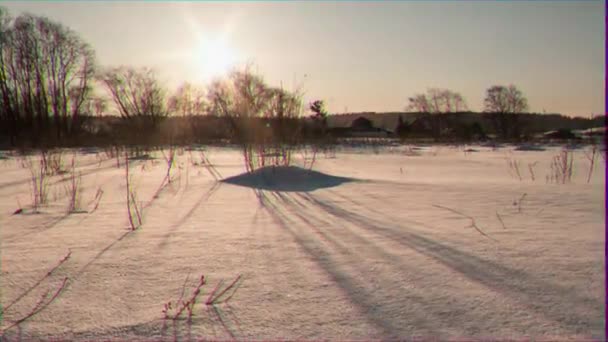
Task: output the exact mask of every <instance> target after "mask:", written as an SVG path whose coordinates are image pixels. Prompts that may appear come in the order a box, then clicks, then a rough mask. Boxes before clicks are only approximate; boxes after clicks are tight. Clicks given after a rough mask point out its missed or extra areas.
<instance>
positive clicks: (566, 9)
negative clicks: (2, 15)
mask: <svg viewBox="0 0 608 342" xmlns="http://www.w3.org/2000/svg"><path fill="white" fill-rule="evenodd" d="M0 6H4V7H6V8H8V10H9V11H10V12H11V14H12V15H17V14H19V13H21V12H24V11H25V12H30V13H33V14H37V15H44V16H47V17H49V18H51V19H53V20H56V21H59V22H61V23H63V24H65V25H67V26H69V27H70V28H72V29H73V30H75V31H77V32H78V33H80V35H81V37H82V38H84V40H85V41H87V42H88V43H89V44H91V45H92V46H93V48H94V49H95V52H96V56H97V61H98V63H99V64H100V65H102V66H118V65H133V66H150V67H154V68H155V69H156V70H158V74H159V75H160V77H161V79H162V80H164V81H165V82H166V84H167V85H168V86H169V87H170V88H176V87H177V86H178V85H179V84H180V83H181V82H183V81H189V82H192V83H196V84H201V85H204V84H205V83H206V82H208V81H209V80H210V79H212V78H213V77H218V76H221V75H222V74H225V73H226V70H228V69H229V68H231V67H232V66H239V65H244V64H245V63H247V62H250V63H253V65H254V66H255V68H254V69H257V71H258V72H259V73H260V74H262V75H263V76H264V77H265V79H266V80H267V82H268V83H270V84H272V85H276V86H278V85H280V84H282V85H283V87H285V88H287V89H293V88H294V87H295V86H296V85H301V86H302V87H303V89H304V90H305V92H306V94H305V99H306V100H312V99H324V100H325V101H326V103H327V105H328V108H329V110H330V111H331V112H344V111H349V112H355V111H377V112H381V111H402V110H404V107H405V106H406V105H407V99H408V97H410V96H412V95H414V94H415V93H420V92H424V91H425V90H426V89H427V88H430V87H440V88H448V89H451V90H454V91H458V92H460V93H461V94H462V95H463V96H464V97H465V99H466V100H467V103H468V104H469V107H470V108H471V109H472V110H476V111H479V110H482V109H483V97H484V93H485V90H486V89H487V88H488V87H489V86H492V85H494V84H511V83H512V84H515V85H517V86H518V87H519V88H520V89H521V90H522V91H523V92H524V94H526V95H527V97H528V100H529V104H530V109H531V110H532V111H534V112H543V110H544V111H546V112H548V113H549V112H552V113H555V112H557V113H562V114H565V115H579V116H587V117H588V116H589V115H590V114H591V113H596V114H600V113H604V77H605V71H604V68H605V47H604V39H605V27H604V2H603V1H600V0H597V1H584V0H577V1H534V2H532V1H530V2H525V1H482V2H478V1H449V2H448V1H445V2H444V1H398V2H377V3H371V2H325V1H314V2H296V1H284V2H283V1H274V2H256V1H248V2H167V3H162V2H157V1H139V2H103V1H94V2H86V1H85V2H82V3H80V2H72V1H66V2H53V3H51V2H26V1H22V2H10V1H8V2H7V1H0Z"/></svg>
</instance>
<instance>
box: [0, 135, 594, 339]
mask: <svg viewBox="0 0 608 342" xmlns="http://www.w3.org/2000/svg"><path fill="white" fill-rule="evenodd" d="M467 149H471V151H472V150H475V151H476V152H473V153H471V152H467ZM588 150H589V148H581V149H576V150H573V153H574V159H575V160H574V175H573V178H572V182H571V183H567V184H555V183H553V182H548V177H549V175H550V171H551V169H550V165H551V161H552V158H553V156H555V155H557V154H558V153H559V148H558V147H551V146H548V147H546V150H545V151H515V147H514V146H504V147H501V148H496V149H494V148H491V147H484V146H467V147H449V146H415V147H413V146H399V147H390V148H373V149H370V148H343V149H340V150H338V152H337V153H336V156H335V158H334V157H331V158H330V157H326V156H323V155H322V154H321V155H319V156H318V158H317V161H316V163H315V166H314V169H313V171H308V170H307V169H305V168H303V167H302V166H303V162H302V159H301V158H299V157H300V156H299V155H298V156H296V160H297V162H296V165H294V167H289V168H272V167H270V168H266V169H264V170H261V171H258V172H257V173H254V174H251V175H243V173H244V172H245V167H244V166H243V162H242V159H241V155H240V153H239V151H238V150H236V149H229V148H210V149H207V150H206V151H205V154H206V156H207V158H208V159H209V161H211V163H212V164H213V165H214V166H215V168H216V169H217V171H218V172H219V173H220V174H221V176H222V178H223V179H224V181H221V182H218V181H217V180H216V179H215V178H214V177H213V176H212V174H211V173H210V172H209V170H208V169H207V168H206V167H205V165H204V164H203V163H201V158H200V152H199V151H197V150H196V149H195V150H193V151H185V152H183V153H180V155H179V156H178V163H177V165H176V167H175V168H174V170H173V172H172V174H173V175H174V177H175V178H174V180H173V182H172V183H171V184H170V185H168V186H165V187H162V188H160V191H159V186H160V185H161V182H162V180H163V178H164V175H165V173H166V163H165V161H164V160H163V157H162V154H161V153H152V154H151V156H152V157H155V159H151V160H145V159H144V160H133V161H132V162H131V167H130V172H131V174H132V182H133V184H134V189H135V190H136V193H137V196H138V200H139V201H141V204H142V206H143V208H144V209H143V216H144V224H143V226H142V227H141V228H140V229H139V230H137V231H134V232H129V230H128V220H127V213H126V188H125V187H126V185H125V176H124V166H123V165H121V167H120V168H117V167H116V160H115V159H107V158H105V157H104V153H103V152H102V151H99V153H91V151H87V152H88V153H79V154H76V159H77V164H78V170H79V171H80V172H81V174H82V182H83V190H82V193H81V196H82V203H83V205H82V209H84V210H87V211H89V212H88V213H80V214H78V213H75V214H67V213H66V208H67V197H66V190H65V189H66V184H67V182H66V181H62V179H63V178H64V177H67V175H66V174H63V175H58V176H53V177H52V178H51V179H50V183H49V184H50V186H49V204H47V205H45V206H43V207H41V208H40V212H39V213H33V212H32V210H31V207H30V206H29V205H30V203H31V198H30V185H29V171H28V170H27V169H23V168H21V167H20V163H19V159H18V157H16V156H11V155H10V153H2V155H4V156H5V157H6V159H3V160H0V227H1V232H0V238H1V256H2V277H1V290H2V305H3V307H5V308H6V307H7V305H9V304H11V303H12V302H13V301H15V299H16V298H19V297H22V298H21V299H20V300H19V301H17V302H16V303H15V304H14V305H12V306H10V307H9V308H8V309H5V311H4V317H3V319H4V322H2V328H6V327H8V326H9V325H10V322H11V321H14V320H17V319H19V318H21V317H23V316H25V315H27V314H28V313H29V312H30V311H31V310H32V309H33V308H34V307H35V306H36V303H37V302H38V301H39V299H40V298H41V296H42V295H43V294H44V292H46V291H51V293H52V292H54V291H55V290H56V289H57V288H58V286H59V285H60V283H61V281H62V280H63V279H64V278H65V277H68V279H69V280H68V283H67V287H66V288H65V290H64V292H62V293H61V295H60V296H59V297H58V298H57V299H56V300H55V301H53V302H52V303H51V304H50V305H49V306H48V307H47V308H46V309H44V310H43V311H42V312H40V313H38V314H37V315H35V316H33V317H32V318H31V319H29V320H27V321H26V322H25V323H23V324H21V325H20V327H21V329H20V330H18V329H17V328H12V329H10V330H8V331H7V332H6V333H5V336H7V337H10V338H16V337H17V336H18V334H21V336H22V337H24V338H27V339H30V338H36V339H37V338H65V339H76V340H78V339H81V340H85V339H88V340H91V339H94V340H97V339H101V338H103V339H121V340H125V339H129V340H132V339H140V340H150V339H152V338H165V339H173V338H174V335H177V336H178V337H179V338H180V339H188V338H192V339H198V338H210V339H233V338H235V339H239V340H240V339H256V340H258V339H273V340H275V339H309V340H319V339H351V340H352V339H358V340H368V339H390V338H420V339H424V340H427V339H431V338H435V339H452V340H462V339H463V338H477V339H480V338H490V339H522V338H533V339H537V340H541V339H542V340H555V339H579V340H580V339H604V316H605V308H604V303H605V297H604V289H605V288H604V268H605V263H604V255H603V253H604V244H605V241H604V229H605V225H604V222H605V209H604V184H605V180H604V170H605V161H604V159H603V158H602V157H601V156H598V159H597V160H596V164H595V171H594V173H593V176H592V179H591V182H590V183H587V182H586V180H587V173H588V170H589V162H588V159H587V157H586V155H585V151H588ZM413 151H415V153H412V152H413ZM71 155H72V154H71V152H67V153H66V156H65V157H64V158H65V160H66V164H68V163H69V159H70V158H71ZM509 161H511V162H513V161H518V162H519V165H520V175H521V177H522V180H520V178H519V176H517V175H516V172H515V170H513V169H512V168H510V166H509ZM121 163H122V162H121ZM528 165H530V168H531V169H532V170H533V172H534V174H535V175H534V180H532V175H531V172H530V171H529V166H528ZM98 189H101V190H102V191H103V196H102V197H101V201H100V202H99V207H98V208H97V210H94V211H93V207H94V205H95V203H94V202H93V199H94V197H95V194H96V193H97V190H98ZM524 194H525V195H524ZM20 206H22V208H23V213H21V214H17V215H12V214H13V212H15V210H17V209H18V208H19V207H20ZM473 226H475V227H477V228H478V229H479V230H481V231H482V232H483V233H485V234H487V236H484V235H482V234H480V233H479V232H478V231H477V230H476V229H475V227H473ZM68 250H69V251H71V252H72V254H71V257H70V258H69V259H68V260H67V261H66V262H65V263H64V264H63V265H62V266H60V267H59V268H58V269H57V270H56V271H55V272H53V273H52V274H51V275H50V276H48V277H46V278H45V275H46V274H47V272H48V271H49V270H50V269H52V268H53V267H54V266H55V265H56V264H57V263H58V262H59V260H60V259H61V258H62V257H64V256H65V255H66V253H67V252H68ZM239 274H242V275H243V281H242V283H241V286H240V288H238V291H237V292H236V294H235V295H234V297H233V298H232V299H231V300H230V302H229V303H228V304H219V305H217V307H216V308H215V309H213V308H211V307H209V306H206V305H204V304H203V303H202V302H204V300H205V299H206V298H207V295H208V294H209V292H210V291H211V290H212V289H213V288H214V287H215V285H216V284H217V283H218V282H219V281H220V280H222V279H223V280H224V281H225V283H229V282H230V281H231V280H232V279H234V278H235V277H236V276H238V275H239ZM201 275H205V276H206V278H207V280H208V284H207V285H206V286H205V287H203V291H202V294H201V296H200V299H199V301H198V304H196V306H195V309H194V317H193V320H192V322H191V323H188V322H187V321H186V320H180V321H176V322H175V325H173V322H171V321H170V322H169V325H168V328H166V329H164V330H163V320H162V318H163V314H162V312H161V311H162V309H163V305H164V304H165V303H167V302H168V301H175V300H177V299H178V298H179V297H180V293H181V292H182V288H183V287H184V284H186V286H185V289H186V290H185V291H186V295H185V297H189V295H190V293H191V291H192V290H193V288H194V286H195V285H196V283H197V282H198V279H199V278H200V276H201ZM40 279H43V281H42V282H40V284H38V285H36V284H37V282H38V281H39V280H40Z"/></svg>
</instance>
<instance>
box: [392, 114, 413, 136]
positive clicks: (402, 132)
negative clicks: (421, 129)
mask: <svg viewBox="0 0 608 342" xmlns="http://www.w3.org/2000/svg"><path fill="white" fill-rule="evenodd" d="M409 131H410V126H409V125H408V124H407V123H406V122H405V121H403V117H402V116H401V115H399V118H398V119H397V127H395V134H396V135H397V136H398V137H400V138H405V137H406V136H407V134H408V133H409Z"/></svg>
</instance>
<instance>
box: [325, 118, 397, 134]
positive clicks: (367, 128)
mask: <svg viewBox="0 0 608 342" xmlns="http://www.w3.org/2000/svg"><path fill="white" fill-rule="evenodd" d="M329 132H330V134H332V135H333V136H336V137H361V138H386V137H389V136H391V135H392V134H393V132H391V131H389V130H387V129H384V128H379V127H374V124H373V122H372V121H371V120H370V119H368V118H366V117H363V116H360V117H358V118H356V119H355V120H353V121H352V122H351V124H350V127H333V128H330V129H329Z"/></svg>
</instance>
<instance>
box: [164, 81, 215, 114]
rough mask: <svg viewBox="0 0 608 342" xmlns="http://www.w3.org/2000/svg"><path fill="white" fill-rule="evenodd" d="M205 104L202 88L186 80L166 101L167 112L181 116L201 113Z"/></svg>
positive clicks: (204, 108)
mask: <svg viewBox="0 0 608 342" xmlns="http://www.w3.org/2000/svg"><path fill="white" fill-rule="evenodd" d="M206 106H207V103H206V101H205V92H204V91H203V89H200V88H197V87H195V86H194V85H192V84H190V83H188V82H185V83H183V84H182V85H181V86H180V87H179V88H178V89H177V91H176V92H175V94H173V95H172V96H171V97H170V98H169V101H168V110H169V112H170V113H173V114H177V115H181V116H190V115H198V114H203V113H204V112H205V110H206Z"/></svg>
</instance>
